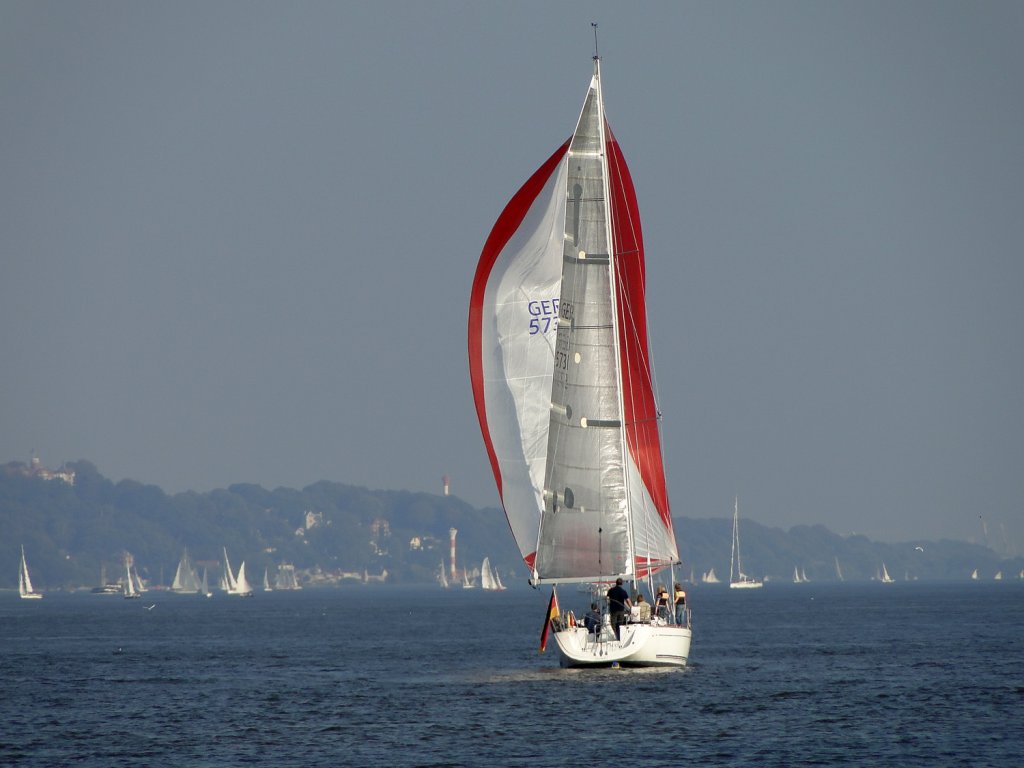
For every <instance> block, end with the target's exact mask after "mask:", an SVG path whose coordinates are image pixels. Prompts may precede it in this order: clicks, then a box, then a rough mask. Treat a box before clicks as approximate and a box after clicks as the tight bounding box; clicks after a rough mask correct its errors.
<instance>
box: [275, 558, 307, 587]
mask: <svg viewBox="0 0 1024 768" xmlns="http://www.w3.org/2000/svg"><path fill="white" fill-rule="evenodd" d="M274 587H275V588H276V589H279V590H288V591H293V592H294V591H295V590H299V589H302V585H301V584H299V579H298V576H296V575H295V566H294V565H293V564H292V563H281V564H280V565H279V566H277V579H276V581H275V584H274Z"/></svg>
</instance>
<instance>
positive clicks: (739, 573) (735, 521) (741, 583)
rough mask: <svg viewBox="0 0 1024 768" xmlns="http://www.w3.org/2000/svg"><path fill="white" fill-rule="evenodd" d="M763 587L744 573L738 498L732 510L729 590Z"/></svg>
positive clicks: (762, 583)
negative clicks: (741, 556) (741, 555)
mask: <svg viewBox="0 0 1024 768" xmlns="http://www.w3.org/2000/svg"><path fill="white" fill-rule="evenodd" d="M794 572H795V571H794ZM763 586H764V582H762V581H758V580H757V579H753V578H751V577H750V576H747V574H745V573H744V572H743V562H742V560H741V558H740V497H739V496H737V497H736V501H735V504H734V506H733V510H732V554H731V555H730V556H729V588H730V589H759V588H760V587H763Z"/></svg>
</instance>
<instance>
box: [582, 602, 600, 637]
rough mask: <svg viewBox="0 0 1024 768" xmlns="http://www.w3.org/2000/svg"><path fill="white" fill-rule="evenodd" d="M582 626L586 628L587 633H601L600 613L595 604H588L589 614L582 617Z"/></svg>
mask: <svg viewBox="0 0 1024 768" xmlns="http://www.w3.org/2000/svg"><path fill="white" fill-rule="evenodd" d="M583 626H584V627H586V628H587V632H600V631H601V611H600V610H599V609H598V607H597V603H591V604H590V613H588V614H587V615H586V616H584V617H583Z"/></svg>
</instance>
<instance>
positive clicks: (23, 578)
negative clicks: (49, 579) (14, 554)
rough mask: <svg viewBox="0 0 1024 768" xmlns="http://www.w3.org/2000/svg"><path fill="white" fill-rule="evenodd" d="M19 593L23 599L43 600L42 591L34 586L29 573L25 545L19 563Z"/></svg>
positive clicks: (22, 547)
mask: <svg viewBox="0 0 1024 768" xmlns="http://www.w3.org/2000/svg"><path fill="white" fill-rule="evenodd" d="M18 594H19V595H21V599H22V600H41V599H42V597H43V593H42V592H37V591H36V590H35V589H34V588H33V587H32V577H31V576H29V574H28V563H27V562H25V545H24V544H22V546H21V562H20V563H19V564H18Z"/></svg>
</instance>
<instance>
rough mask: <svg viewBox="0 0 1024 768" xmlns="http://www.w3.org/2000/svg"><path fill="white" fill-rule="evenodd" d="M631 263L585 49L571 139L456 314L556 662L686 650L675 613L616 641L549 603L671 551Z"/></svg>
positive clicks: (633, 210)
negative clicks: (569, 588) (562, 590)
mask: <svg viewBox="0 0 1024 768" xmlns="http://www.w3.org/2000/svg"><path fill="white" fill-rule="evenodd" d="M645 270H646V267H645V264H644V248H643V237H642V233H641V228H640V217H639V210H638V206H637V200H636V193H635V190H634V188H633V183H632V179H631V177H630V174H629V169H628V168H627V166H626V162H625V159H624V157H623V155H622V151H621V149H620V147H619V144H618V142H617V141H616V139H615V136H614V135H613V134H612V131H611V128H610V126H609V124H608V121H607V118H606V116H605V106H604V96H603V92H602V85H601V62H600V59H599V58H598V57H597V56H596V55H595V57H594V71H593V75H592V77H591V80H590V84H589V87H588V89H587V95H586V98H585V101H584V104H583V109H582V111H581V113H580V117H579V120H578V122H577V125H576V129H575V130H574V131H573V134H572V136H571V137H570V139H569V140H568V141H566V142H565V143H564V144H563V145H562V146H561V147H559V148H558V149H557V150H555V152H554V154H552V155H551V156H550V157H549V158H548V159H547V161H545V162H544V163H543V164H542V165H541V167H540V168H539V169H538V170H537V171H536V172H535V173H534V174H533V176H531V177H530V179H529V180H528V181H527V182H526V183H525V184H524V185H523V187H522V188H521V189H520V190H519V191H518V192H517V193H516V194H515V195H514V196H513V197H512V199H511V200H510V201H509V203H508V205H507V206H506V207H505V209H504V211H503V212H502V214H501V216H500V217H499V218H498V221H497V222H496V223H495V225H494V228H493V230H492V231H491V234H490V236H489V237H488V239H487V242H486V244H485V245H484V248H483V252H482V254H481V256H480V261H479V264H478V266H477V271H476V276H475V278H474V281H473V290H472V297H471V301H470V313H469V357H470V376H471V380H472V385H473V395H474V400H475V403H476V409H477V415H478V417H479V421H480V427H481V431H482V433H483V438H484V443H485V445H486V448H487V454H488V457H489V459H490V463H491V467H492V470H493V472H494V476H495V480H496V483H497V486H498V491H499V494H500V496H501V502H502V506H503V507H504V509H505V514H506V516H507V517H508V521H509V527H510V528H511V529H512V533H513V536H514V538H515V540H516V543H517V545H518V547H519V550H520V553H521V554H522V557H523V560H524V562H525V563H526V566H527V568H528V569H529V571H530V581H531V583H532V584H534V585H539V584H552V585H553V586H552V594H551V603H550V604H549V619H551V620H550V621H549V622H547V623H546V624H545V627H550V628H551V630H552V631H553V635H554V639H555V641H556V644H557V646H558V651H559V654H560V661H561V663H562V665H563V666H601V665H603V666H611V665H622V666H683V665H685V664H686V661H687V658H688V657H689V652H690V641H691V637H692V633H691V630H690V628H689V626H682V625H677V624H676V623H675V622H674V619H673V620H669V621H665V620H662V619H658V620H657V621H653V620H651V621H647V622H645V623H640V622H638V623H630V624H626V625H623V626H622V627H621V628H620V629H621V631H620V633H619V636H618V637H616V635H615V633H614V632H613V631H612V630H611V627H610V626H609V624H608V621H607V614H606V615H605V620H604V622H603V624H602V625H601V626H599V627H597V631H593V632H591V631H588V630H587V629H586V628H585V627H584V626H579V625H577V624H576V622H575V617H574V616H573V615H572V614H571V612H569V613H566V614H561V613H559V612H558V611H557V610H555V606H556V605H557V598H556V596H555V591H554V589H555V586H554V585H558V584H566V583H576V584H582V583H590V584H596V585H601V586H600V587H599V590H600V591H602V592H603V590H604V589H607V587H608V586H610V585H611V584H612V583H613V582H614V581H615V580H616V578H622V579H624V580H626V581H632V582H633V583H634V584H636V583H637V582H640V581H642V580H645V579H649V578H650V577H651V575H652V574H654V573H656V572H658V571H660V570H662V569H665V568H669V567H671V566H673V565H675V564H678V563H679V553H678V547H677V545H676V540H675V533H674V530H673V526H672V516H671V512H670V509H669V504H668V493H667V489H666V481H665V471H664V466H663V461H662V452H661V436H660V429H659V424H660V421H661V411H660V409H659V407H658V403H657V400H656V389H655V386H654V378H653V372H652V366H651V356H650V348H649V339H648V330H647V313H646V304H645V299H646V297H645V281H646V274H645ZM552 613H555V614H557V615H556V616H554V617H551V614H552ZM545 631H547V630H545ZM545 637H546V635H545Z"/></svg>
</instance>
